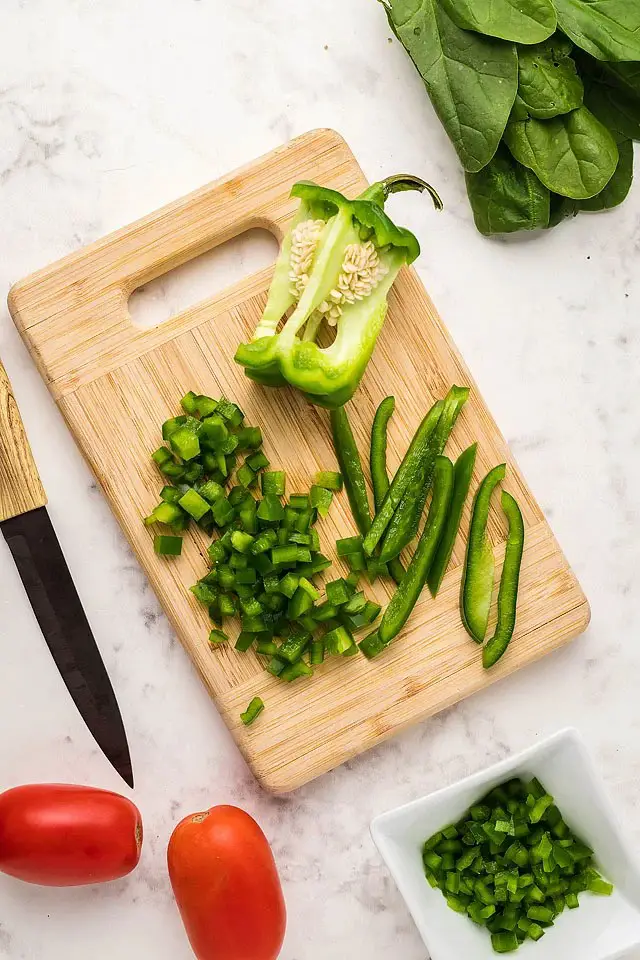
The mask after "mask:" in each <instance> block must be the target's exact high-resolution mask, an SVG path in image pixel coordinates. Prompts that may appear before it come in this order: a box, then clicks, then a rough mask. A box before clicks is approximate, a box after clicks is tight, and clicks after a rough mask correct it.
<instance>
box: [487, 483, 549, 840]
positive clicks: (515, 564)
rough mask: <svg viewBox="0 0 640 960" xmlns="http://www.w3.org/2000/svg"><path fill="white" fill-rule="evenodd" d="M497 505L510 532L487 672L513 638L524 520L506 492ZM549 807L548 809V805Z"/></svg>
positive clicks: (533, 821) (488, 645)
mask: <svg viewBox="0 0 640 960" xmlns="http://www.w3.org/2000/svg"><path fill="white" fill-rule="evenodd" d="M500 502H501V505H502V509H503V510H504V512H505V514H506V516H507V520H508V521H509V533H508V536H507V546H506V552H505V555H504V566H503V568H502V576H501V577H500V589H499V591H498V624H497V627H496V631H495V633H494V635H493V636H492V637H491V639H490V640H488V641H487V643H486V644H485V646H484V648H483V650H482V665H483V667H485V668H486V669H487V670H488V669H489V668H490V667H493V666H494V664H496V663H497V662H498V660H499V659H500V657H501V656H502V655H503V653H504V652H505V650H506V649H507V647H508V646H509V643H510V641H511V638H512V636H513V631H514V629H515V625H516V606H517V603H518V583H519V580H520V566H521V563H522V551H523V548H524V521H523V519H522V513H521V511H520V507H519V506H518V504H517V503H516V501H515V500H514V499H513V497H512V496H511V494H510V493H507V491H506V490H503V491H502V497H501V499H500ZM544 800H546V798H545V797H543V798H542V800H538V802H537V804H536V807H538V805H540V806H542V802H543V801H544ZM548 805H549V806H550V804H548ZM536 807H534V811H536ZM545 809H546V808H545ZM536 813H537V811H536ZM543 813H544V810H543ZM538 819H539V818H538ZM531 822H532V823H536V822H537V821H535V820H534V819H533V811H532V816H531Z"/></svg>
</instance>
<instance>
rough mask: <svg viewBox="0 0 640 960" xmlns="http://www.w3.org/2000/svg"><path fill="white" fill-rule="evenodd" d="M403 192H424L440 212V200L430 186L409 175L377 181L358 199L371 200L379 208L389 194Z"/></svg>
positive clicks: (399, 175)
mask: <svg viewBox="0 0 640 960" xmlns="http://www.w3.org/2000/svg"><path fill="white" fill-rule="evenodd" d="M405 190H417V191H418V192H419V193H423V192H424V191H425V190H426V191H427V193H429V195H430V196H431V199H432V200H433V205H434V207H435V208H436V210H442V207H443V204H442V200H441V199H440V196H439V195H438V193H437V192H436V191H435V190H434V188H433V187H432V186H431V184H429V183H427V181H426V180H422V178H421V177H414V176H413V174H411V173H396V174H394V175H393V176H391V177H387V178H386V179H385V180H379V181H378V183H374V184H372V185H371V186H370V187H368V188H367V189H366V190H365V191H364V193H362V194H360V199H361V200H373V201H374V202H375V203H377V204H378V205H379V206H383V205H384V202H385V201H386V200H387V199H388V198H389V197H390V196H391V194H393V193H403V192H404V191H405Z"/></svg>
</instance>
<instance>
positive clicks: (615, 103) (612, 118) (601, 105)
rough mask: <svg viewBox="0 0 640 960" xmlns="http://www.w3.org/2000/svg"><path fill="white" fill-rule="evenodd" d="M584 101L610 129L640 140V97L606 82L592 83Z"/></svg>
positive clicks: (630, 138) (587, 89)
mask: <svg viewBox="0 0 640 960" xmlns="http://www.w3.org/2000/svg"><path fill="white" fill-rule="evenodd" d="M584 101H585V103H586V105H587V106H588V107H589V110H591V112H592V113H594V114H595V115H596V117H597V118H598V120H600V121H601V122H602V123H604V125H605V126H606V127H608V128H609V130H615V131H616V132H617V133H621V134H623V136H624V137H625V138H626V139H629V140H640V98H636V97H633V96H629V94H627V93H623V91H622V90H616V89H615V88H614V87H608V86H606V85H605V84H604V83H591V84H588V85H587V88H586V90H585V96H584Z"/></svg>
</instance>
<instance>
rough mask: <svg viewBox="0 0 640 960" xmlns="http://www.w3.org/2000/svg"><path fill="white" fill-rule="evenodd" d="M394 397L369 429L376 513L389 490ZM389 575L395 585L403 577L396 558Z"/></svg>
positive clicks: (379, 412) (381, 406)
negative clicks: (389, 445) (389, 450)
mask: <svg viewBox="0 0 640 960" xmlns="http://www.w3.org/2000/svg"><path fill="white" fill-rule="evenodd" d="M395 405H396V400H395V397H385V399H384V400H383V401H382V402H381V403H380V406H379V407H378V409H377V410H376V415H375V417H374V418H373V426H372V427H371V451H370V456H369V462H370V466H371V480H372V483H373V502H374V505H375V508H376V512H377V511H378V510H379V509H380V507H381V506H382V504H383V501H384V498H385V497H386V495H387V490H388V489H389V474H388V473H387V428H388V424H389V420H390V419H391V415H392V414H393V411H394V409H395ZM389 573H390V574H391V576H392V577H393V579H394V580H395V582H396V583H400V581H401V580H402V578H403V577H404V567H403V566H402V563H401V561H400V559H399V558H398V557H394V558H393V560H391V562H390V563H389Z"/></svg>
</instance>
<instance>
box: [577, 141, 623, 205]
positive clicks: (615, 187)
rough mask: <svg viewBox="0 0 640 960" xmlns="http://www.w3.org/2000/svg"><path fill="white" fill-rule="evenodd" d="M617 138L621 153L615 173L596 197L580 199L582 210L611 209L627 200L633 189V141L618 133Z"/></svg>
mask: <svg viewBox="0 0 640 960" xmlns="http://www.w3.org/2000/svg"><path fill="white" fill-rule="evenodd" d="M615 138H616V142H617V144H618V153H619V154H620V159H619V160H618V166H617V167H616V169H615V173H614V174H613V176H612V177H611V180H609V183H608V184H607V185H606V187H605V188H604V190H601V191H600V193H597V194H596V195H595V197H591V199H590V200H581V201H580V207H581V209H582V210H590V211H592V212H595V211H598V210H610V209H611V208H612V207H617V206H618V205H619V204H621V203H622V201H623V200H626V198H627V194H628V193H629V190H631V184H632V183H633V143H632V141H631V140H628V139H627V138H626V137H623V136H622V135H621V134H616V135H615Z"/></svg>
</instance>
